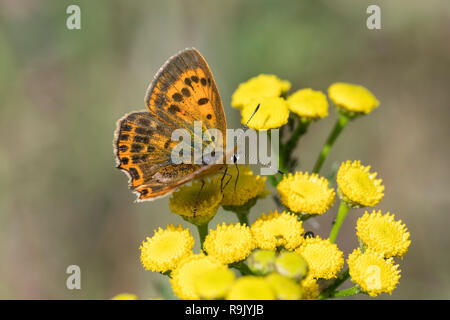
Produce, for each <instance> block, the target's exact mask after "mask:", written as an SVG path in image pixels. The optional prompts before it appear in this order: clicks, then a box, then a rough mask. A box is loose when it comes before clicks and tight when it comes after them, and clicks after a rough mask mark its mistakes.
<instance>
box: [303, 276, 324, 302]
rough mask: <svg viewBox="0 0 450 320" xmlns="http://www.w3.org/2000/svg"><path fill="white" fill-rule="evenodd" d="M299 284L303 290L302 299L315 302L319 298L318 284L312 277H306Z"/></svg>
mask: <svg viewBox="0 0 450 320" xmlns="http://www.w3.org/2000/svg"><path fill="white" fill-rule="evenodd" d="M300 284H301V286H302V288H303V299H305V300H317V299H318V298H319V284H318V283H317V280H316V279H314V278H313V277H312V276H310V275H308V276H307V277H306V278H305V279H303V280H302V282H301V283H300Z"/></svg>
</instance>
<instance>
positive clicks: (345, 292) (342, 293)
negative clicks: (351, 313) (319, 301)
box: [330, 286, 361, 298]
mask: <svg viewBox="0 0 450 320" xmlns="http://www.w3.org/2000/svg"><path fill="white" fill-rule="evenodd" d="M360 292H361V289H360V288H359V287H358V286H354V287H351V288H348V289H344V290H341V291H336V292H333V294H332V295H331V296H330V298H341V297H350V296H354V295H356V294H358V293H360Z"/></svg>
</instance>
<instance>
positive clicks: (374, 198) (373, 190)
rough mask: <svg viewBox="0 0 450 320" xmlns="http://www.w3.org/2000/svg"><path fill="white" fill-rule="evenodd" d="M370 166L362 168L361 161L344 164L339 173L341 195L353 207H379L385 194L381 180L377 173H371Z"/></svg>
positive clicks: (338, 180) (338, 182)
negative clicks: (377, 177)
mask: <svg viewBox="0 0 450 320" xmlns="http://www.w3.org/2000/svg"><path fill="white" fill-rule="evenodd" d="M369 170H370V166H366V167H365V166H362V165H361V161H353V162H350V161H347V162H343V163H342V164H341V166H340V168H339V171H338V173H337V185H338V190H339V195H340V196H341V198H342V199H343V200H344V201H345V202H346V203H347V204H348V205H349V206H351V207H367V206H375V205H377V204H378V203H379V202H380V201H381V199H382V198H383V196H384V194H383V191H384V186H383V185H382V184H381V183H382V180H381V179H376V176H377V173H376V172H374V173H371V172H369Z"/></svg>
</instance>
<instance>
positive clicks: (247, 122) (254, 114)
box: [245, 103, 261, 128]
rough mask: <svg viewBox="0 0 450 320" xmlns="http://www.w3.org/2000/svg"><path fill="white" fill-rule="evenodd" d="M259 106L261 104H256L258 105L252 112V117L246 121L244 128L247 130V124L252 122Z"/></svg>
mask: <svg viewBox="0 0 450 320" xmlns="http://www.w3.org/2000/svg"><path fill="white" fill-rule="evenodd" d="M260 105H261V104H260V103H258V105H257V106H256V109H255V111H253V113H252V115H251V116H250V118H249V119H248V120H247V123H246V124H245V126H246V127H247V128H248V123H249V122H250V120H252V118H253V116H254V115H255V113H256V112H257V111H258V109H259V106H260Z"/></svg>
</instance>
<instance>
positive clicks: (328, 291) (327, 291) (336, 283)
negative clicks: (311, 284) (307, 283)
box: [320, 269, 350, 300]
mask: <svg viewBox="0 0 450 320" xmlns="http://www.w3.org/2000/svg"><path fill="white" fill-rule="evenodd" d="M349 277H350V273H349V271H348V269H347V270H345V271H344V272H342V273H341V274H339V275H338V277H337V278H336V280H334V282H333V283H332V284H330V285H329V286H328V287H327V288H325V289H324V290H323V291H322V293H321V294H320V299H322V300H323V299H328V298H329V297H331V296H332V294H333V293H334V292H335V291H336V289H337V288H339V286H340V285H341V284H343V283H344V282H345V281H346V280H347V279H348V278H349Z"/></svg>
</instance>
